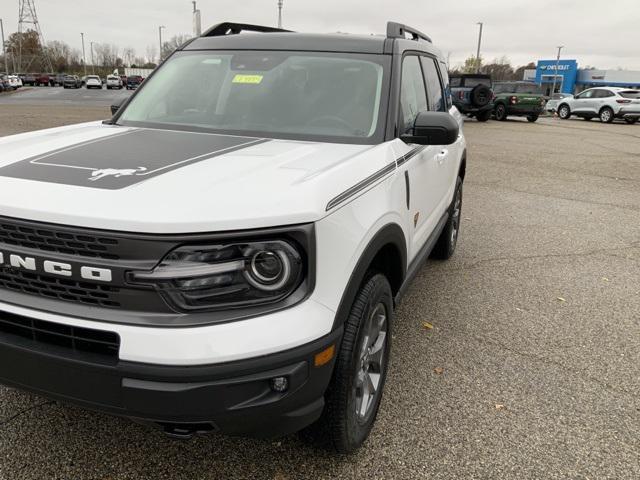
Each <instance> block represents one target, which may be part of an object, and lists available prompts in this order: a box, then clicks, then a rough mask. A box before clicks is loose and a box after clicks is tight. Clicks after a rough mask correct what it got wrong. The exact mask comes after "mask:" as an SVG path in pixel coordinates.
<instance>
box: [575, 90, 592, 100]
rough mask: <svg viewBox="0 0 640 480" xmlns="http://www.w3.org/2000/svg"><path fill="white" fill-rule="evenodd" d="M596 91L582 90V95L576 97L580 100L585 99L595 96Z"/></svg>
mask: <svg viewBox="0 0 640 480" xmlns="http://www.w3.org/2000/svg"><path fill="white" fill-rule="evenodd" d="M594 92H595V90H587V91H585V92H582V93H581V94H580V95H578V96H577V97H576V98H579V99H580V100H584V99H586V98H592V97H593V93H594Z"/></svg>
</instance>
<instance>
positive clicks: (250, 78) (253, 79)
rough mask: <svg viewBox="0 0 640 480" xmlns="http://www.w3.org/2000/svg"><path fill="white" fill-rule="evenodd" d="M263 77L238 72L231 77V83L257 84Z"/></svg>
mask: <svg viewBox="0 0 640 480" xmlns="http://www.w3.org/2000/svg"><path fill="white" fill-rule="evenodd" d="M263 78H264V77H263V76H262V75H242V74H240V73H238V74H237V75H236V76H235V77H233V83H246V84H250V85H258V84H259V83H261V82H262V79H263Z"/></svg>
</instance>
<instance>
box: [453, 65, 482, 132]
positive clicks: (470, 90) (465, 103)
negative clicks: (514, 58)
mask: <svg viewBox="0 0 640 480" xmlns="http://www.w3.org/2000/svg"><path fill="white" fill-rule="evenodd" d="M449 78H450V82H451V95H452V96H453V104H454V105H455V106H456V108H457V109H458V110H459V111H460V113H462V114H463V115H467V116H469V117H476V118H477V119H478V121H480V122H486V121H487V120H489V119H490V118H491V114H492V113H493V90H492V84H491V76H489V75H482V74H479V73H478V74H476V73H472V74H462V75H456V74H454V75H451V76H450V77H449Z"/></svg>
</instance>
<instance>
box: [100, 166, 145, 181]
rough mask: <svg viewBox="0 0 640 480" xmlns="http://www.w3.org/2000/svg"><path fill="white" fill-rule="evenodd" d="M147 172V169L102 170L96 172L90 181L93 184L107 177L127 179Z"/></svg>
mask: <svg viewBox="0 0 640 480" xmlns="http://www.w3.org/2000/svg"><path fill="white" fill-rule="evenodd" d="M146 171H147V169H146V167H138V168H123V169H117V168H102V169H100V170H94V171H93V173H92V174H91V178H89V180H90V181H92V182H95V181H96V180H100V179H102V178H106V177H114V178H120V177H127V176H131V175H137V174H139V173H141V172H146Z"/></svg>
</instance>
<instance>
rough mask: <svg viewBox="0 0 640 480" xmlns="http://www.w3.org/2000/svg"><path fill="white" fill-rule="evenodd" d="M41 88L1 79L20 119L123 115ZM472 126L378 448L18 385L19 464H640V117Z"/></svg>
mask: <svg viewBox="0 0 640 480" xmlns="http://www.w3.org/2000/svg"><path fill="white" fill-rule="evenodd" d="M43 90H46V89H44V88H43ZM52 90H53V89H52ZM58 90H60V91H62V89H58ZM28 93H29V92H28V91H25V92H23V93H18V94H15V95H10V96H3V97H0V135H6V134H10V133H15V132H16V131H17V130H20V131H27V130H30V129H34V128H43V127H46V126H53V125H57V124H63V123H72V122H77V121H81V120H89V119H99V118H106V117H107V116H108V115H109V113H108V108H105V105H108V104H109V102H107V103H106V104H104V105H103V104H102V103H97V102H98V101H97V100H95V101H94V100H89V99H86V101H81V100H80V99H75V100H74V101H73V102H72V103H70V104H64V103H48V102H46V101H39V102H40V105H39V106H34V105H35V104H31V105H30V104H29V103H31V102H35V100H33V97H31V96H28V95H27V94H28ZM74 93H75V94H78V95H84V94H85V91H67V93H65V94H64V95H67V94H69V95H71V94H74ZM93 93H94V92H92V93H91V94H93ZM99 93H102V94H106V93H107V92H105V91H103V92H98V91H95V94H99ZM114 93H115V94H119V92H114ZM123 93H124V91H123ZM38 94H39V95H44V93H38ZM22 95H24V97H22ZM55 95H56V94H52V95H51V96H52V97H53V96H55ZM58 95H63V94H58ZM9 98H10V99H9ZM8 99H9V100H8ZM100 101H102V100H100ZM82 105H84V106H82ZM16 125H17V126H16ZM466 135H467V141H468V143H469V160H468V167H467V180H466V183H465V193H464V195H465V196H464V206H463V223H462V232H461V238H460V242H459V244H458V250H457V252H456V255H455V256H454V258H453V259H452V260H451V261H449V262H447V263H439V262H434V261H430V262H428V263H427V264H426V265H425V266H424V267H423V268H422V270H421V272H420V274H419V275H418V277H417V279H416V281H415V282H414V284H413V285H412V287H411V289H410V291H409V292H408V294H407V296H406V297H405V299H404V301H403V303H402V305H401V306H400V308H399V310H398V311H397V315H396V319H395V334H394V337H393V342H394V350H393V355H392V365H391V370H390V375H389V378H388V383H387V387H386V395H385V398H384V401H383V404H382V408H381V411H380V413H379V416H378V422H377V424H376V427H375V428H374V431H373V433H372V436H371V438H370V439H369V441H368V442H367V443H366V444H365V446H364V448H362V449H361V450H360V451H359V452H358V453H356V454H354V455H352V456H348V457H334V456H331V455H329V454H327V453H323V452H319V451H315V450H313V449H312V448H310V447H309V446H307V445H305V444H304V443H303V442H302V441H300V440H299V439H298V437H296V436H292V437H287V438H284V439H280V440H276V441H257V440H245V439H233V438H223V437H219V436H207V437H200V438H194V439H192V440H191V441H186V442H177V441H173V440H170V439H167V438H165V437H163V436H162V435H160V434H159V433H156V432H155V431H152V430H149V429H148V428H146V427H143V426H139V425H136V424H133V423H130V422H128V421H127V420H123V419H118V418H112V417H109V416H106V415H102V414H97V413H93V412H88V411H85V410H82V409H80V408H76V407H74V406H69V405H61V404H56V403H52V402H49V401H47V400H46V399H44V398H41V397H38V396H34V395H29V394H25V393H22V392H18V391H15V390H11V389H8V388H4V387H0V428H1V429H2V434H1V435H0V478H2V479H43V478H47V479H103V480H106V479H160V478H168V479H190V480H193V479H214V478H215V479H219V478H222V479H232V478H238V479H246V478H252V479H253V478H255V479H262V478H265V479H279V480H282V479H299V478H310V479H324V478H354V479H355V478H358V479H359V478H393V479H405V478H407V479H409V478H416V479H425V478H495V479H507V478H518V479H523V478H526V479H530V478H531V479H553V478H572V479H603V478H611V479H633V478H639V477H640V268H639V262H640V235H639V231H640V228H639V226H640V127H639V126H637V125H636V126H631V125H626V124H611V125H603V124H600V123H599V122H584V121H582V120H569V121H560V120H556V119H541V120H540V121H539V122H538V123H536V124H529V123H527V122H526V121H522V120H519V119H514V120H511V121H507V122H495V121H490V122H488V123H486V124H480V123H477V122H475V121H473V122H469V123H467V124H466ZM0 213H1V212H0ZM425 322H429V323H430V324H431V325H433V328H432V329H429V328H425V326H424V323H425Z"/></svg>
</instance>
